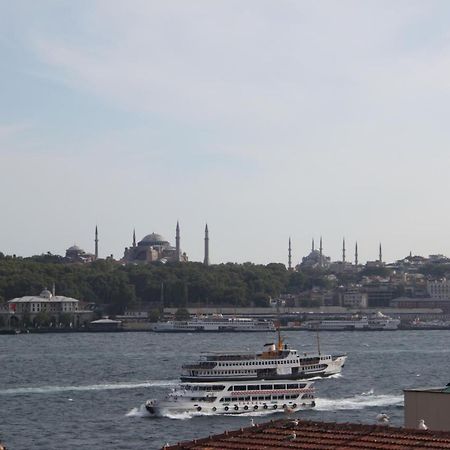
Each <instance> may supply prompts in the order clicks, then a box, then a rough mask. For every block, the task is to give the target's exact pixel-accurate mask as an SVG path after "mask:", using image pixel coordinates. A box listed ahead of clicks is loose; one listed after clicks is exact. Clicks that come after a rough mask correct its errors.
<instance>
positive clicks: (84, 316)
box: [8, 289, 93, 326]
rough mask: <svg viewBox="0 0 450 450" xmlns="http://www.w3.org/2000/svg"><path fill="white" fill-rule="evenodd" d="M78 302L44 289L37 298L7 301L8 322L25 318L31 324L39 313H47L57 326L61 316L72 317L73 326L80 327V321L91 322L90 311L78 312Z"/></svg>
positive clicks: (29, 297) (20, 298) (26, 297)
mask: <svg viewBox="0 0 450 450" xmlns="http://www.w3.org/2000/svg"><path fill="white" fill-rule="evenodd" d="M79 303H80V301H79V300H76V299H74V298H71V297H65V296H62V295H55V294H54V293H53V294H52V293H51V292H50V291H49V290H47V289H44V290H43V291H42V292H41V293H40V295H38V296H33V295H30V296H28V295H27V296H25V297H17V298H13V299H12V300H9V301H8V309H9V315H10V320H11V319H13V320H14V321H15V322H16V323H19V322H21V321H22V320H23V319H24V318H25V317H26V318H27V321H29V322H30V323H32V322H33V321H34V319H35V318H36V317H37V316H38V315H39V314H40V313H44V312H45V313H47V315H48V316H49V319H50V320H51V321H52V322H53V323H54V324H57V323H59V322H60V319H61V317H62V315H63V314H66V315H70V316H72V319H73V320H72V322H73V325H74V326H78V325H81V323H82V321H90V320H92V316H93V313H92V311H81V310H79V307H78V306H79Z"/></svg>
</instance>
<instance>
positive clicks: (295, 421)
mask: <svg viewBox="0 0 450 450" xmlns="http://www.w3.org/2000/svg"><path fill="white" fill-rule="evenodd" d="M298 423H299V422H298V419H294V420H293V421H292V424H293V425H294V426H295V427H298Z"/></svg>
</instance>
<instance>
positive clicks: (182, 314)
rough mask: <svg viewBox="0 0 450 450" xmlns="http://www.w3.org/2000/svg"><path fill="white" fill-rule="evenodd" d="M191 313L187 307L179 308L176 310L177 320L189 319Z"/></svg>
mask: <svg viewBox="0 0 450 450" xmlns="http://www.w3.org/2000/svg"><path fill="white" fill-rule="evenodd" d="M190 317H191V315H190V314H189V311H188V310H187V309H186V308H178V309H177V310H176V312H175V320H189V319H190Z"/></svg>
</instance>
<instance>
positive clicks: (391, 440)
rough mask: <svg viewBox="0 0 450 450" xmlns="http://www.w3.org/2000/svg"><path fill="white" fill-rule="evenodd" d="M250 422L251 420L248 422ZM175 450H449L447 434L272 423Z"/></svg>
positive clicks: (225, 434)
mask: <svg viewBox="0 0 450 450" xmlns="http://www.w3.org/2000/svg"><path fill="white" fill-rule="evenodd" d="M249 420H250V419H249ZM164 448H165V449H166V450H168V449H173V450H175V449H177V450H187V449H196V450H213V449H223V450H226V449H230V450H231V449H236V450H260V449H267V450H270V449H308V450H319V449H320V450H327V449H339V450H350V449H351V450H357V449H365V450H376V449H380V450H381V449H382V450H404V449H408V450H423V449H425V448H426V449H436V450H438V449H439V450H444V449H450V432H443V431H430V430H427V431H423V430H413V429H406V428H395V427H387V426H380V425H361V424H350V423H340V424H337V423H326V422H310V421H298V423H294V420H286V419H282V420H275V421H270V422H265V423H262V424H256V425H255V426H252V427H248V428H241V429H240V430H237V431H229V432H225V433H223V434H219V435H215V436H210V437H209V438H205V439H197V440H194V441H191V442H183V443H179V444H177V445H174V446H169V447H164Z"/></svg>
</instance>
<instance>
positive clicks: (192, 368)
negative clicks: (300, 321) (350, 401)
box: [181, 348, 345, 381]
mask: <svg viewBox="0 0 450 450" xmlns="http://www.w3.org/2000/svg"><path fill="white" fill-rule="evenodd" d="M344 361H345V356H344V355H341V356H338V357H333V356H331V355H302V356H300V355H299V354H298V353H297V351H296V350H289V349H287V348H284V349H283V350H282V351H280V352H276V351H273V349H270V350H269V351H267V352H263V353H261V354H209V355H205V356H204V357H203V360H202V361H200V362H199V363H197V364H188V365H184V366H183V372H182V376H181V380H182V381H220V380H224V379H226V380H241V379H247V380H255V379H256V380H258V379H277V378H278V379H303V378H310V377H314V376H328V375H332V374H333V373H338V372H339V371H340V369H341V367H342V365H343V362H344Z"/></svg>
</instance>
